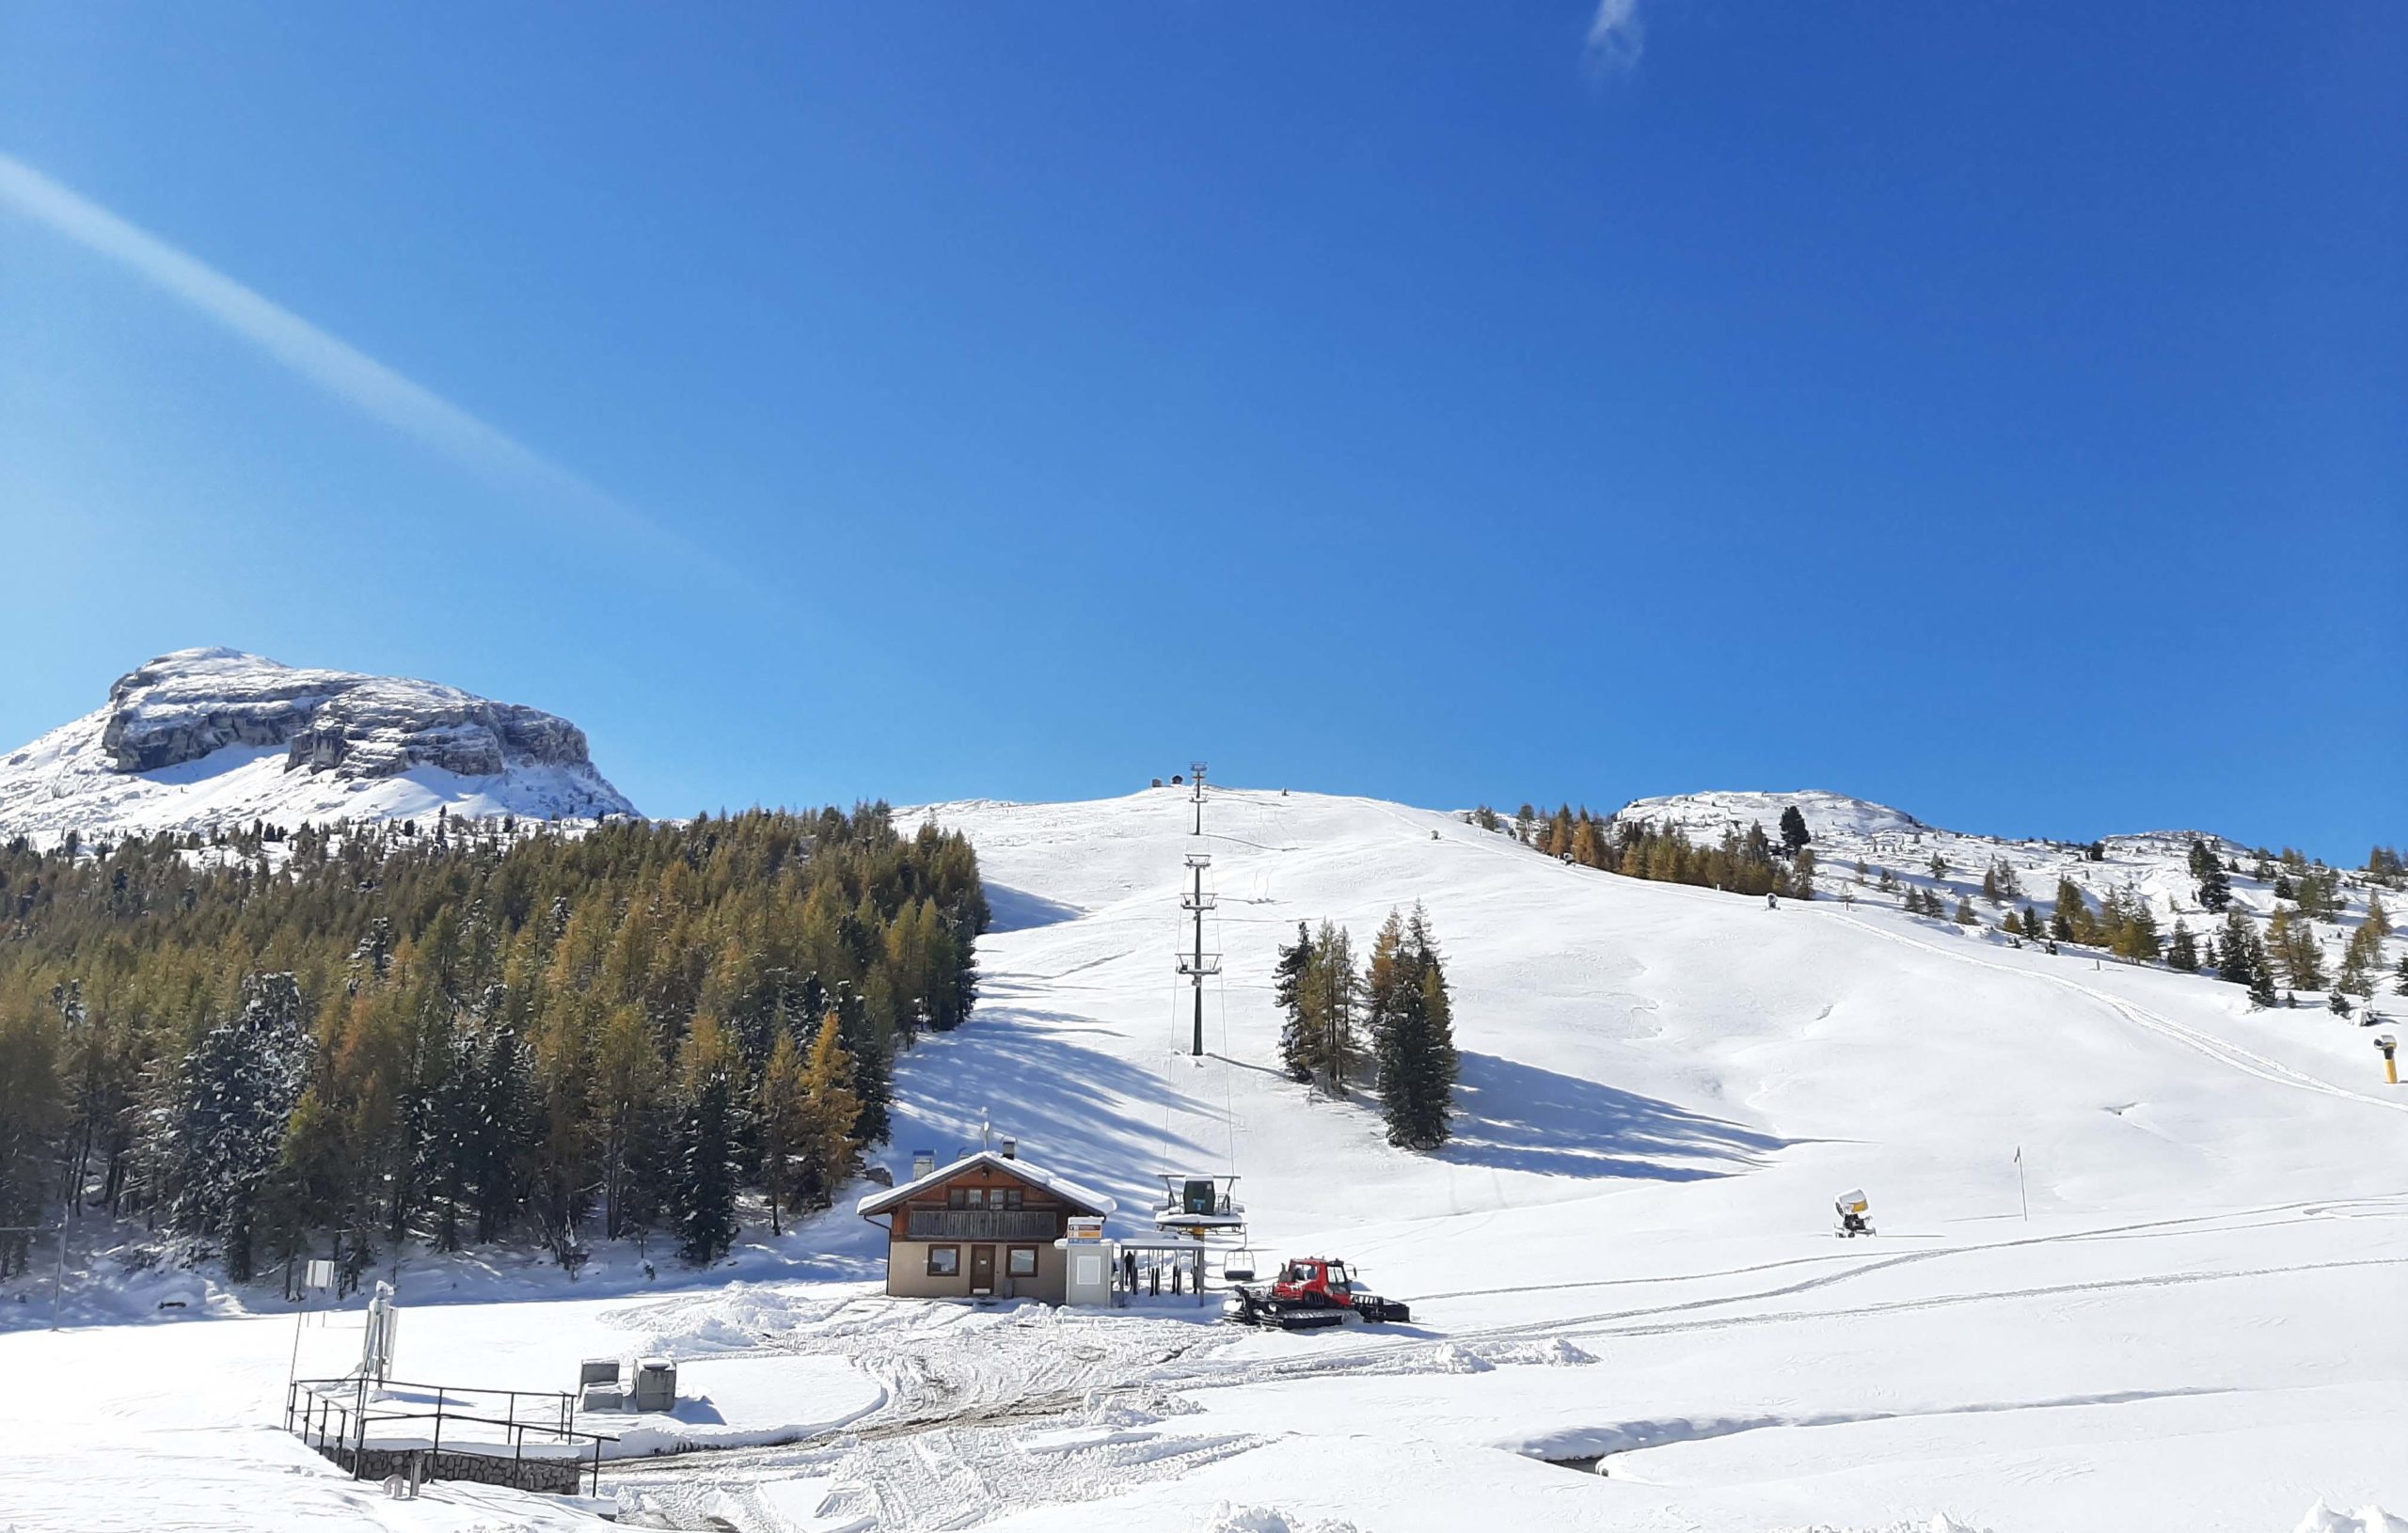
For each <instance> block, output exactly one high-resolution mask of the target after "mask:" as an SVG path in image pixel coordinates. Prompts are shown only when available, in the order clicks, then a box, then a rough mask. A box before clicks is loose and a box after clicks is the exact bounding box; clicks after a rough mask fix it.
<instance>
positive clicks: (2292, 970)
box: [2266, 906, 2324, 990]
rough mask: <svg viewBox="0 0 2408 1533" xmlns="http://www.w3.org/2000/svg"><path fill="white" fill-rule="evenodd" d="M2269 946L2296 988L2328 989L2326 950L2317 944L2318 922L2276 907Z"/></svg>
mask: <svg viewBox="0 0 2408 1533" xmlns="http://www.w3.org/2000/svg"><path fill="white" fill-rule="evenodd" d="M2266 947H2267V951H2268V953H2269V954H2270V955H2271V956H2272V957H2273V961H2274V969H2275V971H2276V972H2277V973H2278V974H2279V975H2280V977H2281V978H2282V981H2283V983H2284V984H2286V985H2288V986H2289V987H2290V988H2292V989H2294V990H2321V989H2322V988H2324V952H2323V949H2321V947H2319V946H2318V945H2317V941H2316V925H2315V923H2314V922H2312V921H2309V920H2307V919H2306V918H2305V917H2304V916H2295V915H2294V914H2293V912H2291V911H2289V910H2288V909H2283V908H2282V907H2281V906H2276V907H2275V908H2274V918H2273V921H2272V922H2271V923H2269V924H2268V925H2267V928H2266Z"/></svg>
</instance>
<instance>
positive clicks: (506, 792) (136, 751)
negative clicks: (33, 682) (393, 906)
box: [0, 649, 635, 837]
mask: <svg viewBox="0 0 2408 1533" xmlns="http://www.w3.org/2000/svg"><path fill="white" fill-rule="evenodd" d="M441 807H448V808H450V809H451V810H452V812H453V813H456V814H469V815H476V814H519V815H522V816H529V817H533V818H550V817H554V816H568V817H578V818H584V817H591V816H596V815H601V814H633V813H634V812H635V809H634V806H633V805H632V804H630V803H628V802H627V800H626V798H624V797H623V796H621V794H620V793H619V791H618V790H617V789H616V788H613V787H612V786H611V785H610V783H609V782H606V781H604V780H603V778H602V776H601V774H600V773H598V772H596V771H595V770H594V764H593V762H592V760H591V759H590V758H589V757H588V756H587V754H586V745H585V734H584V732H583V731H582V730H579V729H578V727H577V726H576V725H574V724H572V723H570V722H569V721H568V720H567V719H561V718H557V717H555V716H554V715H551V714H548V713H544V712H542V711H540V710H538V709H534V708H530V707H525V706H522V705H520V704H518V703H496V702H492V701H490V700H488V699H485V698H482V697H478V696H476V695H475V694H474V693H470V692H464V691H462V690H460V689H459V688H458V687H445V686H441V685H439V684H437V683H435V682H426V681H414V680H407V679H404V678H400V677H393V676H369V675H361V674H358V673H356V672H348V671H320V670H305V669H301V668H297V667H293V666H288V665H282V664H279V663H278V662H277V661H274V660H269V659H264V658H261V656H256V655H246V654H243V653H242V652H241V651H239V650H230V649H189V650H178V651H177V652H175V653H174V654H172V655H163V656H159V657H158V658H157V659H155V660H152V661H150V663H149V664H147V665H143V666H140V667H137V668H136V669H135V670H134V671H131V672H127V673H126V674H125V675H123V676H120V677H119V678H118V681H117V683H116V685H114V686H113V687H110V688H109V701H108V705H107V706H106V707H104V708H103V709H101V710H100V711H99V712H98V713H93V714H89V715H87V716H86V717H84V718H82V719H77V720H76V721H75V722H73V723H71V724H68V725H66V726H64V727H62V728H59V729H55V730H53V731H51V732H50V733H49V734H48V735H43V736H42V737H41V738H40V739H38V740H36V741H34V742H33V743H32V744H30V745H28V746H26V747H25V748H24V749H23V750H21V751H15V752H14V753H12V754H10V755H8V757H6V758H5V759H0V830H6V831H9V832H16V833H26V834H32V835H36V836H44V837H55V836H58V835H63V834H64V833H65V832H67V831H69V830H76V831H79V832H81V833H83V834H84V835H86V836H93V835H107V834H119V833H125V832H142V831H152V830H210V829H212V828H214V827H215V826H218V825H222V824H234V823H247V822H248V821H250V820H252V819H257V818H267V819H272V820H276V821H278V822H281V823H297V822H299V821H303V820H318V821H325V820H328V819H336V818H351V819H358V818H395V817H402V816H407V815H418V814H434V813H435V812H436V810H437V809H438V808H441Z"/></svg>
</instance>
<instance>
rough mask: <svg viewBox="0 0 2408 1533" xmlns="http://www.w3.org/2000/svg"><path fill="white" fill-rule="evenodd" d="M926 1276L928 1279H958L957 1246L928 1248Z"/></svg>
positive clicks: (958, 1248)
mask: <svg viewBox="0 0 2408 1533" xmlns="http://www.w3.org/2000/svg"><path fill="white" fill-rule="evenodd" d="M928 1275H929V1276H930V1277H959V1276H960V1275H961V1247H959V1246H958V1245H932V1246H930V1247H928Z"/></svg>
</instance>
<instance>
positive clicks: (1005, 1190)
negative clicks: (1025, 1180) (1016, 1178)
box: [994, 1187, 1021, 1209]
mask: <svg viewBox="0 0 2408 1533" xmlns="http://www.w3.org/2000/svg"><path fill="white" fill-rule="evenodd" d="M994 1196H996V1197H1000V1198H1002V1199H1003V1202H1002V1203H1001V1204H1000V1205H996V1206H997V1207H1001V1208H1006V1209H1017V1208H1019V1207H1020V1200H1021V1191H1020V1189H1019V1188H1017V1187H998V1188H996V1189H995V1192H994Z"/></svg>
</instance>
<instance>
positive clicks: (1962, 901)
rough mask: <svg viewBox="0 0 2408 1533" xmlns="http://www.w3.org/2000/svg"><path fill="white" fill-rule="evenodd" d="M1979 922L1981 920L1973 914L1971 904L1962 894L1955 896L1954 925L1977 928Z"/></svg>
mask: <svg viewBox="0 0 2408 1533" xmlns="http://www.w3.org/2000/svg"><path fill="white" fill-rule="evenodd" d="M1981 920H1982V918H1981V917H1980V916H1978V915H1975V914H1974V913H1973V902H1972V900H1970V899H1967V898H1966V897H1965V896H1964V895H1962V894H1959V895H1957V925H1960V926H1977V925H1981Z"/></svg>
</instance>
